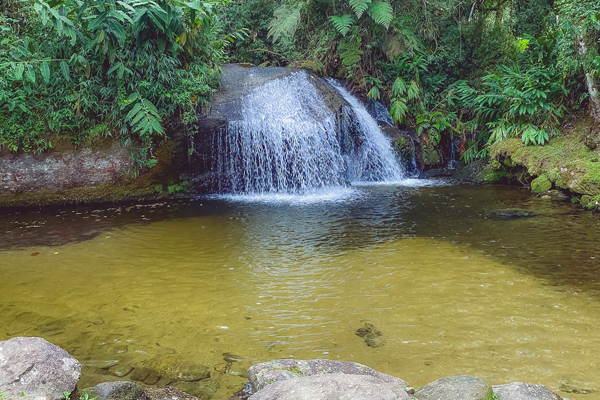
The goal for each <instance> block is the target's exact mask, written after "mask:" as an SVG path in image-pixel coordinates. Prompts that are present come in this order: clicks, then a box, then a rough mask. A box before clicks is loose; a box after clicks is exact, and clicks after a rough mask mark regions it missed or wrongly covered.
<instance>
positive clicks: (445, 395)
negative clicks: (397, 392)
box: [413, 375, 494, 400]
mask: <svg viewBox="0 0 600 400" xmlns="http://www.w3.org/2000/svg"><path fill="white" fill-rule="evenodd" d="M413 397H414V398H415V399H417V400H450V399H452V400H493V399H494V391H493V390H492V386H491V385H490V384H489V383H487V382H486V381H484V380H483V379H481V378H477V377H475V376H470V375H458V376H447V377H444V378H440V379H438V380H437V381H433V382H431V383H428V384H427V385H425V386H423V387H422V388H421V389H419V390H418V391H417V392H416V393H415V394H414V396H413Z"/></svg>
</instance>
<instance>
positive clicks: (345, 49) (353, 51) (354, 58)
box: [339, 40, 363, 67]
mask: <svg viewBox="0 0 600 400" xmlns="http://www.w3.org/2000/svg"><path fill="white" fill-rule="evenodd" d="M339 51H340V58H341V59H342V65H343V66H344V67H351V66H354V65H356V64H358V63H359V62H360V60H361V58H362V55H363V52H362V51H361V50H360V40H359V41H357V42H351V43H343V44H340V46H339Z"/></svg>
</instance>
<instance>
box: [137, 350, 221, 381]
mask: <svg viewBox="0 0 600 400" xmlns="http://www.w3.org/2000/svg"><path fill="white" fill-rule="evenodd" d="M144 368H146V369H147V370H149V371H148V377H150V376H152V377H154V376H159V377H161V378H164V379H165V384H166V383H171V382H176V381H186V382H195V381H199V380H201V379H206V378H208V377H210V372H209V371H208V368H207V367H205V366H204V365H200V364H196V363H194V362H192V361H188V360H183V359H182V358H181V357H180V356H178V355H177V354H160V355H157V356H155V357H154V358H152V359H151V360H149V361H148V362H147V363H146V364H145V365H144ZM153 372H154V373H153ZM144 374H145V373H144ZM148 377H147V378H146V380H147V379H148ZM167 381H168V382H167Z"/></svg>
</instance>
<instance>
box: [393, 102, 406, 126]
mask: <svg viewBox="0 0 600 400" xmlns="http://www.w3.org/2000/svg"><path fill="white" fill-rule="evenodd" d="M407 113H408V106H407V105H406V99H404V98H402V97H397V98H395V99H394V100H393V101H392V105H391V107H390V117H392V119H393V120H394V121H396V123H398V124H400V123H401V122H402V120H403V119H404V117H405V116H406V114H407Z"/></svg>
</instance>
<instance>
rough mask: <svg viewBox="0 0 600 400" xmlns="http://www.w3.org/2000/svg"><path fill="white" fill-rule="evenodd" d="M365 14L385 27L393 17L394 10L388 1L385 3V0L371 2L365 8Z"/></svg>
mask: <svg viewBox="0 0 600 400" xmlns="http://www.w3.org/2000/svg"><path fill="white" fill-rule="evenodd" d="M367 14H369V16H371V18H373V20H374V21H375V22H376V23H378V24H379V25H383V26H384V27H385V28H386V29H387V28H388V27H389V26H390V23H391V22H392V20H393V19H394V10H393V9H392V6H391V5H390V3H386V2H385V1H376V2H374V3H371V5H370V6H369V9H368V10H367Z"/></svg>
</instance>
